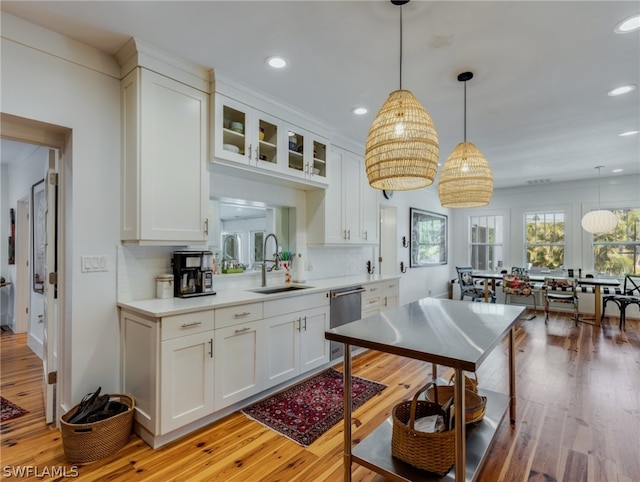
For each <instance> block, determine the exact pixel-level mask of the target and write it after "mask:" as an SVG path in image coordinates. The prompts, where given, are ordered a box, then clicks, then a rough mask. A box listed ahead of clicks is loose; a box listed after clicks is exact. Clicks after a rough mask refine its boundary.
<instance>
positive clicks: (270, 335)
mask: <svg viewBox="0 0 640 482" xmlns="http://www.w3.org/2000/svg"><path fill="white" fill-rule="evenodd" d="M290 300H291V302H290V303H289V307H287V305H284V304H282V303H281V302H280V304H279V305H275V304H273V303H274V302H265V316H267V315H275V316H269V317H268V318H265V319H264V320H263V326H264V330H265V344H264V346H265V353H264V387H263V388H264V389H267V388H271V387H273V386H275V385H278V384H279V383H282V382H285V381H287V380H289V379H291V378H293V377H295V376H297V375H300V374H302V373H304V372H306V371H309V370H312V369H314V368H317V367H319V366H321V365H323V364H325V363H328V362H329V357H330V352H329V350H330V347H329V341H328V340H326V339H325V337H324V332H325V331H326V330H328V329H329V316H330V310H329V298H328V296H327V293H320V294H316V295H308V296H301V297H298V298H291V299H290ZM304 306H315V307H313V308H307V309H300V310H299V311H291V312H288V313H282V312H283V311H288V310H295V309H296V308H302V307H304Z"/></svg>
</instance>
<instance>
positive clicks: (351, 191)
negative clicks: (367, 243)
mask: <svg viewBox="0 0 640 482" xmlns="http://www.w3.org/2000/svg"><path fill="white" fill-rule="evenodd" d="M363 169H364V168H363V166H362V163H361V162H360V158H359V157H358V156H356V155H355V154H352V153H350V152H347V153H346V156H345V158H344V159H343V166H342V172H343V174H342V178H343V179H344V181H343V185H342V196H343V201H342V206H343V213H344V214H343V216H344V228H343V229H344V230H345V237H346V241H347V243H361V242H362V236H361V226H360V211H361V207H360V201H361V196H360V190H361V183H360V176H361V175H362V171H363Z"/></svg>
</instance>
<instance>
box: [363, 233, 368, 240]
mask: <svg viewBox="0 0 640 482" xmlns="http://www.w3.org/2000/svg"><path fill="white" fill-rule="evenodd" d="M363 237H364V240H365V241H368V240H369V234H368V231H365V232H364V236H363Z"/></svg>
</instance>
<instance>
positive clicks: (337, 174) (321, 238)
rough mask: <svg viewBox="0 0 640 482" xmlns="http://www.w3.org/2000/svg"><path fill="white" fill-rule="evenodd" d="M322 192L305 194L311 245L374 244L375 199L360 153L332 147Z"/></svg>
mask: <svg viewBox="0 0 640 482" xmlns="http://www.w3.org/2000/svg"><path fill="white" fill-rule="evenodd" d="M329 160H330V162H329V164H330V167H331V169H330V173H329V177H328V187H327V189H326V191H324V192H309V193H308V194H307V240H308V242H309V243H310V244H377V243H378V223H377V218H378V198H377V193H376V192H375V191H376V190H374V189H372V188H371V187H369V186H368V181H367V180H366V178H367V176H366V173H365V171H364V163H363V159H362V157H361V156H358V155H356V154H354V153H352V152H350V151H347V150H345V149H341V148H339V147H335V146H331V152H330V154H329Z"/></svg>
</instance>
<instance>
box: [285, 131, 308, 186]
mask: <svg viewBox="0 0 640 482" xmlns="http://www.w3.org/2000/svg"><path fill="white" fill-rule="evenodd" d="M285 128H286V129H285V132H284V139H285V142H286V143H287V156H286V158H287V159H286V161H287V162H286V164H285V165H286V168H285V172H286V173H287V174H288V175H290V176H295V177H300V178H306V177H308V173H309V155H308V154H307V156H305V149H308V146H307V145H306V142H307V140H308V133H307V131H305V130H304V129H301V128H299V127H298V126H294V125H291V124H289V125H286V126H285Z"/></svg>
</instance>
